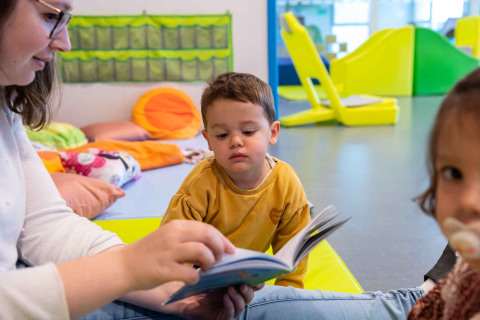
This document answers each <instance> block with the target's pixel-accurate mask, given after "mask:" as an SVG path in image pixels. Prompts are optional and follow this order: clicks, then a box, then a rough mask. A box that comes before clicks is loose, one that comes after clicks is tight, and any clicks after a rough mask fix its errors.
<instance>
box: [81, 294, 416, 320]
mask: <svg viewBox="0 0 480 320" xmlns="http://www.w3.org/2000/svg"><path fill="white" fill-rule="evenodd" d="M422 294H423V291H422V290H421V289H419V288H413V289H399V290H392V291H389V292H387V293H382V292H366V293H361V294H350V293H339V292H328V291H318V290H302V289H295V288H292V287H288V288H287V287H279V286H265V288H263V289H262V290H260V291H258V292H256V293H255V298H254V299H253V300H252V302H250V304H249V305H248V306H247V308H246V309H245V311H244V312H243V313H242V314H241V315H240V316H239V317H238V318H237V319H239V320H242V319H243V320H247V319H248V320H260V319H273V320H281V319H287V320H289V319H295V320H297V319H298V320H300V319H309V320H310V319H316V320H321V319H328V320H342V319H344V320H357V319H358V320H360V319H361V320H371V319H380V320H386V319H406V318H407V315H408V313H409V312H410V310H411V309H412V307H413V305H414V304H415V301H416V300H417V299H418V298H420V297H421V296H422ZM81 319H82V320H118V319H132V320H133V319H142V320H144V319H145V320H146V319H152V320H160V319H161V320H163V319H181V318H179V317H176V316H171V315H166V314H162V313H159V312H155V311H151V310H148V309H144V308H141V307H137V306H133V305H131V304H128V303H123V302H119V301H115V302H112V303H110V304H108V305H106V306H104V307H102V308H100V309H99V310H96V311H94V312H92V313H90V314H88V315H87V316H85V317H83V318H81Z"/></svg>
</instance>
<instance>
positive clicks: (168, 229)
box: [57, 221, 251, 318]
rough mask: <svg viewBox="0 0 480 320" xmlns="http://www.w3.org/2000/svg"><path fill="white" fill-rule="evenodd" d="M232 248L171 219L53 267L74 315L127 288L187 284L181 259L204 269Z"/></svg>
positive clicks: (191, 273) (211, 232) (204, 230)
mask: <svg viewBox="0 0 480 320" xmlns="http://www.w3.org/2000/svg"><path fill="white" fill-rule="evenodd" d="M233 251H234V247H233V245H232V244H231V243H230V242H229V241H228V240H227V239H226V238H225V237H224V236H223V235H221V233H220V232H219V231H218V230H216V229H215V228H213V227H212V226H210V225H207V224H203V223H199V222H195V221H172V222H170V223H168V224H166V225H164V226H161V227H160V228H159V229H157V230H156V231H154V232H152V233H151V234H149V235H147V236H146V237H145V238H142V239H140V240H139V241H137V242H135V243H133V244H131V245H128V246H124V247H122V248H119V249H118V250H108V251H106V252H103V253H102V254H97V255H92V256H88V257H84V258H81V259H77V260H73V261H70V262H65V263H62V264H59V265H58V266H57V268H58V271H59V273H60V277H61V278H62V282H63V285H64V290H65V296H66V300H67V305H68V309H69V310H70V315H71V317H72V318H76V317H79V316H81V315H84V314H86V313H88V312H90V311H93V310H95V309H97V308H99V307H100V306H102V305H104V304H107V303H108V302H110V301H112V300H114V299H116V298H118V297H120V296H122V295H125V294H126V293H127V292H129V291H134V290H148V289H152V288H155V287H157V286H159V285H161V284H163V283H166V282H170V281H172V280H179V281H182V282H184V283H187V284H193V283H195V282H197V281H198V273H197V271H196V270H195V269H193V268H191V267H190V266H188V265H185V263H193V264H196V265H199V266H200V267H202V269H207V268H209V267H210V266H211V265H212V264H213V263H214V262H215V261H216V260H218V259H220V257H221V256H222V254H223V253H224V252H229V253H231V252H233ZM247 295H248V292H247ZM234 296H236V295H234ZM247 298H248V297H247ZM250 299H251V298H250Z"/></svg>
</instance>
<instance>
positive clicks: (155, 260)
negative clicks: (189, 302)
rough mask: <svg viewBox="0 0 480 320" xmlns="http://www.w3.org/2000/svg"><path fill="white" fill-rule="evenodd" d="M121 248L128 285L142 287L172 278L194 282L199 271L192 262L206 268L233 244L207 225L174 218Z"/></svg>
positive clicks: (145, 287) (229, 249) (135, 287)
mask: <svg viewBox="0 0 480 320" xmlns="http://www.w3.org/2000/svg"><path fill="white" fill-rule="evenodd" d="M122 251H123V256H124V261H125V266H126V268H128V269H127V274H128V275H129V276H131V279H130V280H131V289H132V290H144V289H150V288H153V287H156V286H158V285H160V284H163V283H165V282H168V281H172V280H179V281H183V282H185V283H187V284H194V283H196V282H197V281H198V272H197V271H196V270H195V269H194V268H192V267H191V264H195V265H198V266H200V267H201V268H202V269H203V270H205V269H208V268H209V267H210V266H212V265H213V264H214V263H215V261H218V260H219V259H220V258H221V257H222V255H223V254H224V253H225V252H227V253H233V252H234V251H235V247H234V246H233V245H232V244H231V243H230V241H228V240H227V238H225V237H224V236H223V235H222V234H221V233H220V232H219V231H218V230H217V229H215V228H214V227H212V226H210V225H207V224H204V223H201V222H196V221H186V220H174V221H171V222H169V223H167V224H165V225H162V226H161V227H160V228H158V229H157V230H155V231H154V232H152V233H151V234H149V235H147V236H146V237H144V238H142V239H140V240H138V241H137V242H135V243H133V244H131V245H129V246H126V247H125V248H124V249H122ZM187 263H190V265H187Z"/></svg>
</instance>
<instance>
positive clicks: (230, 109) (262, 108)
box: [202, 72, 280, 189]
mask: <svg viewBox="0 0 480 320" xmlns="http://www.w3.org/2000/svg"><path fill="white" fill-rule="evenodd" d="M202 117H203V122H204V126H205V129H204V130H203V131H202V134H203V136H204V137H205V139H206V140H207V142H208V147H209V149H210V150H212V151H213V153H214V154H215V160H216V161H217V163H218V164H219V165H220V166H221V167H222V168H223V169H224V170H225V171H226V173H227V174H228V175H229V177H230V178H231V179H232V181H233V182H234V183H235V184H236V185H237V186H238V187H240V188H242V189H246V188H250V189H251V188H254V187H255V186H256V185H257V184H256V182H260V181H261V180H262V178H263V177H264V176H265V175H266V173H268V171H269V170H270V168H269V165H268V163H267V162H266V159H265V156H266V154H267V150H268V147H269V145H274V144H276V142H277V138H278V132H279V130H280V124H279V122H278V121H275V109H274V104H273V97H272V91H271V90H270V87H269V86H268V84H266V83H265V82H263V81H262V80H260V79H258V78H257V77H255V76H253V75H250V74H246V73H233V72H229V73H224V74H221V75H220V76H218V77H217V78H216V79H215V80H213V81H211V82H209V83H208V85H207V88H206V89H205V92H204V94H203V96H202Z"/></svg>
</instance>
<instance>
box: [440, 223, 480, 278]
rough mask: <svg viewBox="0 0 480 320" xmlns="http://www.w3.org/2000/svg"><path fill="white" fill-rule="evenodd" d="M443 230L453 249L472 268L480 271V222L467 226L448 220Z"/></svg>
mask: <svg viewBox="0 0 480 320" xmlns="http://www.w3.org/2000/svg"><path fill="white" fill-rule="evenodd" d="M443 229H444V231H445V233H446V236H447V238H448V242H449V243H450V244H451V245H452V247H454V248H455V250H456V251H457V252H458V253H459V254H460V255H461V256H462V257H463V258H464V259H465V260H466V261H467V262H468V263H469V264H470V265H471V266H472V267H474V268H476V269H480V222H474V223H470V224H468V225H465V224H463V223H462V222H460V221H458V220H456V219H454V218H448V219H446V220H445V222H444V224H443ZM477 265H478V266H479V268H477Z"/></svg>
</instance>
